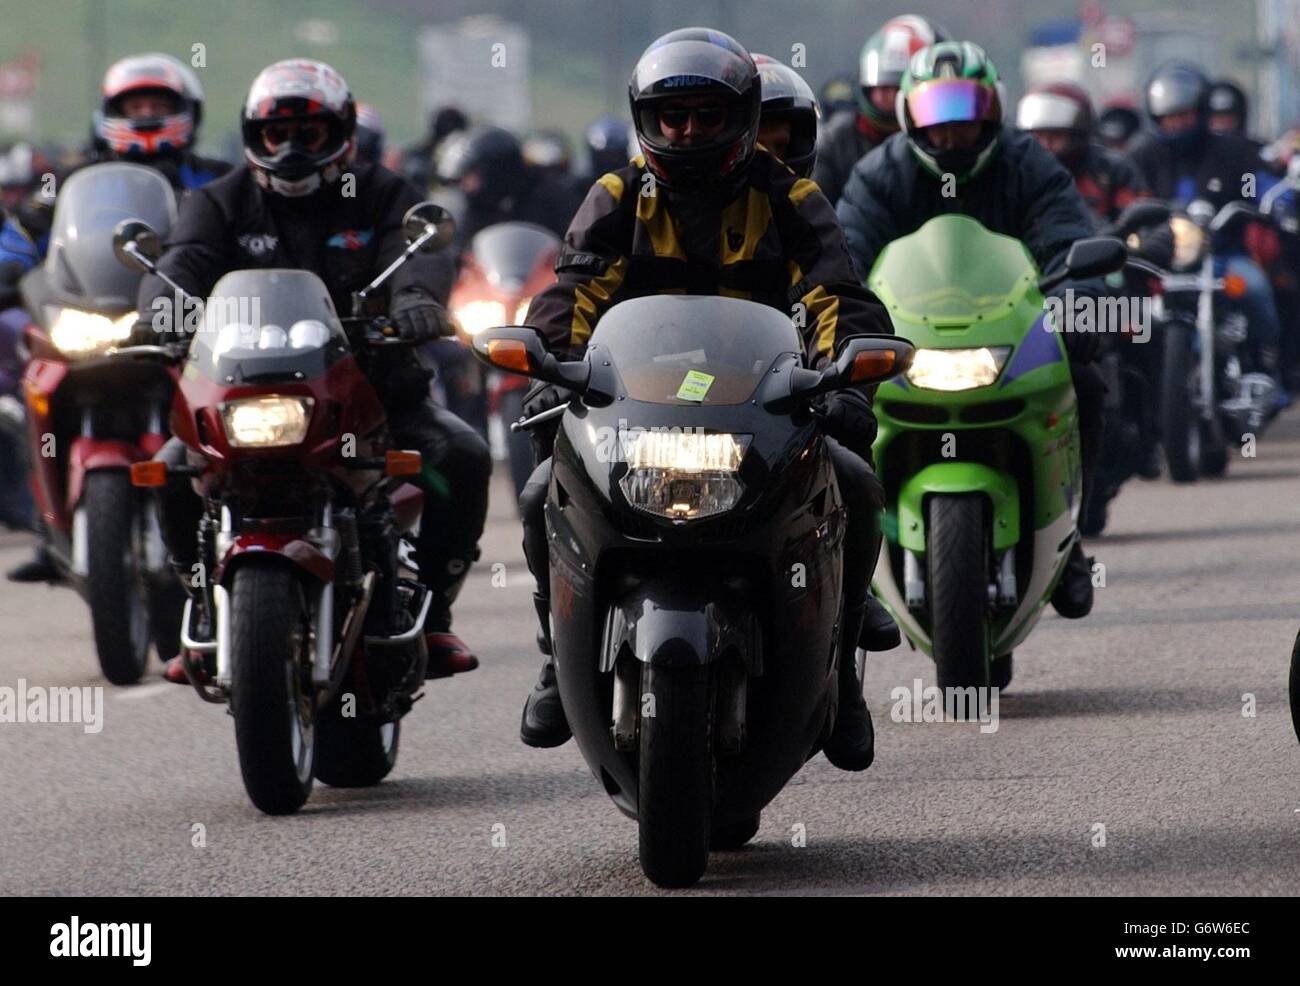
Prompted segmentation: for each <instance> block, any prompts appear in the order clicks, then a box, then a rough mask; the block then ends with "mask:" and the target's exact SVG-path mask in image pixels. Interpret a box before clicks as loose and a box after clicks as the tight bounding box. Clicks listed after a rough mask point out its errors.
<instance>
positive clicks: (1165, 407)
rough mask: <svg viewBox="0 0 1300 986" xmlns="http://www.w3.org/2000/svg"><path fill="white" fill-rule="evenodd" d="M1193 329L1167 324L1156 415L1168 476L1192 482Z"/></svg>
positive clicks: (1197, 443)
mask: <svg viewBox="0 0 1300 986" xmlns="http://www.w3.org/2000/svg"><path fill="white" fill-rule="evenodd" d="M1193 331H1194V329H1192V328H1191V327H1190V326H1179V327H1174V326H1171V331H1170V332H1169V333H1168V334H1167V335H1166V336H1165V366H1164V387H1163V389H1162V390H1161V394H1160V416H1161V421H1162V423H1163V435H1164V443H1165V458H1166V460H1167V461H1168V463H1169V478H1170V479H1172V480H1173V481H1174V482H1175V483H1194V482H1195V481H1196V480H1197V479H1199V478H1200V477H1201V452H1202V446H1201V437H1202V432H1201V421H1200V415H1199V413H1198V411H1197V409H1196V407H1195V406H1194V404H1193V400H1194V396H1195V394H1196V392H1197V389H1198V384H1197V380H1198V377H1197V373H1198V369H1197V358H1196V354H1195V353H1194V352H1192V332H1193Z"/></svg>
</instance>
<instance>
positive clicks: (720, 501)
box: [619, 430, 750, 520]
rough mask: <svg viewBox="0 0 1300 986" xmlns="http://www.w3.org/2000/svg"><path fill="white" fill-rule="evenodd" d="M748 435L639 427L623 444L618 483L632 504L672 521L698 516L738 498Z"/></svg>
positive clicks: (717, 510)
mask: <svg viewBox="0 0 1300 986" xmlns="http://www.w3.org/2000/svg"><path fill="white" fill-rule="evenodd" d="M749 442H750V436H749V435H730V434H713V435H704V434H699V433H697V432H683V431H678V430H666V431H641V432H637V433H635V434H634V435H632V436H630V438H629V442H628V443H627V445H626V447H625V455H626V458H627V474H626V475H625V476H623V478H622V479H620V480H619V487H620V488H621V489H622V490H623V495H624V496H625V497H626V498H627V502H628V504H629V505H631V506H632V507H633V508H634V509H636V510H640V511H642V512H643V513H647V514H653V515H655V516H656V517H667V518H669V519H670V520H700V519H701V518H704V517H712V516H715V515H716V514H721V513H725V512H727V511H728V510H730V509H732V508H733V507H734V506H735V505H736V504H737V503H739V502H740V497H741V494H742V493H744V491H745V487H744V484H743V483H741V481H740V477H739V476H738V475H737V474H738V473H739V471H740V463H741V460H742V459H744V457H745V450H746V449H747V448H748V447H749Z"/></svg>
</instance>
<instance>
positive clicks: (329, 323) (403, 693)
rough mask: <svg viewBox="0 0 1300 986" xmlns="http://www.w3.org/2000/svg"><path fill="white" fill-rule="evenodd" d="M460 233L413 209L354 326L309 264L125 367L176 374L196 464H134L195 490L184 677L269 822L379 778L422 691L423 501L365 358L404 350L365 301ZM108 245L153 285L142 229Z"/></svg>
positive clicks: (241, 287) (150, 482) (415, 463)
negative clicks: (414, 557) (175, 367)
mask: <svg viewBox="0 0 1300 986" xmlns="http://www.w3.org/2000/svg"><path fill="white" fill-rule="evenodd" d="M453 232H454V227H453V225H452V223H451V222H450V221H449V220H447V219H446V215H445V213H443V211H442V210H441V209H439V208H438V207H437V206H432V205H429V204H427V203H426V204H423V205H417V206H414V207H413V208H412V209H411V210H410V211H409V212H408V213H407V215H406V236H407V240H408V244H409V245H408V247H407V249H406V251H405V253H404V254H403V255H402V256H401V257H399V258H398V259H397V260H395V261H394V262H393V263H392V264H391V265H390V266H389V267H388V268H387V269H386V270H384V271H383V272H382V273H381V274H379V276H378V277H376V278H375V279H374V280H373V281H372V282H371V283H370V284H369V285H367V286H366V287H365V288H363V289H362V290H361V291H359V292H357V293H356V294H355V295H354V303H353V316H352V317H351V318H346V319H342V318H340V317H339V316H338V315H337V314H336V312H335V309H334V305H333V303H332V302H331V301H330V296H329V293H328V291H327V289H326V288H325V285H324V284H323V283H322V282H321V280H320V278H319V277H317V276H316V275H315V274H314V273H311V272H309V271H304V270H274V269H266V270H242V271H233V272H231V273H229V274H226V275H225V276H224V277H222V278H221V279H220V280H219V281H218V282H217V283H216V285H215V286H214V287H213V289H212V293H211V295H210V296H209V297H208V299H207V300H206V302H205V303H204V306H203V324H202V328H201V329H200V331H198V332H197V333H196V334H195V335H194V337H193V339H192V340H191V341H190V342H189V343H188V346H187V345H186V344H185V343H181V344H179V345H171V346H133V347H127V348H124V349H122V350H121V351H120V352H119V354H118V356H119V358H145V359H162V360H167V361H183V370H182V372H181V373H180V382H179V385H178V388H177V395H176V401H175V403H174V405H173V408H172V425H173V428H174V430H175V434H176V436H177V437H178V438H180V439H181V441H183V442H184V443H185V445H186V447H187V450H188V455H187V460H186V463H185V464H183V465H180V466H177V467H169V465H168V463H167V462H165V461H161V460H156V461H151V462H145V463H138V464H137V465H135V466H134V467H133V468H132V471H131V477H132V480H133V481H134V482H135V484H136V485H137V486H141V487H160V486H162V485H164V484H165V483H167V482H168V478H169V475H170V476H172V477H175V478H178V479H183V480H184V479H188V480H190V481H192V482H194V483H195V485H196V488H197V489H198V490H199V491H200V492H201V494H202V496H203V502H204V515H203V518H202V521H201V522H200V526H199V530H198V531H197V533H196V536H197V539H198V549H199V559H200V571H201V573H207V574H206V575H204V576H203V577H201V578H199V579H197V580H195V581H197V582H198V585H196V586H195V588H196V591H195V593H194V596H193V598H192V599H191V600H190V601H189V602H187V604H186V605H185V610H184V620H183V626H182V641H183V644H184V647H185V652H184V653H185V654H186V673H187V675H188V677H189V678H190V681H191V683H192V684H193V685H194V687H195V689H196V690H197V691H198V692H199V695H200V696H201V697H202V698H203V699H205V700H207V701H209V702H214V703H228V704H229V706H230V712H231V715H232V716H233V717H234V720H235V742H236V747H237V749H238V754H239V765H240V771H241V773H242V775H243V780H244V787H245V789H246V790H247V792H248V795H249V797H250V799H251V800H252V802H253V804H254V805H256V806H257V807H258V808H259V809H260V810H261V811H263V812H266V813H267V814H271V815H280V814H288V813H290V812H293V811H296V810H297V809H298V808H300V807H301V806H302V805H303V804H304V802H305V801H306V800H307V797H308V796H309V794H310V792H311V788H312V782H313V779H315V778H319V779H320V780H322V781H324V782H325V783H326V784H330V785H333V786H336V787H363V786H369V785H373V784H377V783H379V782H380V781H381V780H382V779H383V778H384V777H385V776H387V774H388V773H389V771H391V770H392V768H393V765H394V764H395V763H396V760H397V751H398V743H399V739H400V735H401V719H402V717H403V716H404V715H405V714H406V713H407V712H409V711H410V709H411V706H412V705H413V704H414V702H415V701H416V700H417V699H419V698H420V694H419V689H420V688H421V687H422V685H423V683H424V672H425V667H426V665H427V661H428V652H427V649H426V644H425V640H424V623H425V618H426V616H427V614H428V610H429V606H430V603H431V599H432V597H431V595H430V594H429V592H428V591H427V590H426V589H425V588H424V587H423V586H421V585H420V583H419V582H417V581H415V580H414V579H413V578H412V577H410V576H411V574H412V573H411V571H410V569H409V566H408V565H407V564H406V561H407V560H408V559H409V552H410V550H411V546H410V544H409V542H408V541H407V540H406V538H407V537H408V535H409V532H410V531H411V530H412V528H413V527H414V526H415V525H416V524H417V522H418V520H419V517H420V508H421V504H422V497H421V495H420V494H419V491H418V490H416V489H415V488H414V487H412V486H409V485H402V483H403V477H408V476H411V475H415V474H418V473H419V471H420V468H421V461H420V455H419V453H418V452H407V451H402V450H399V449H393V448H392V447H391V443H390V438H389V435H388V431H387V427H386V423H385V417H384V411H383V406H382V404H381V403H380V399H379V395H378V394H377V393H376V392H375V390H374V388H373V387H372V386H371V384H370V383H369V381H368V380H367V379H366V377H365V375H364V374H363V373H362V371H361V369H360V366H359V365H358V361H357V359H358V356H359V355H361V347H365V348H366V349H367V350H373V349H376V348H378V347H383V346H389V345H403V344H405V343H403V342H402V341H400V340H399V339H397V337H396V336H395V335H393V334H392V333H393V330H392V327H391V326H388V325H387V324H386V320H385V319H384V318H382V317H379V318H373V317H366V316H363V315H362V314H361V313H362V311H364V310H365V303H366V299H367V298H368V297H369V296H370V295H371V294H372V293H373V292H374V291H375V290H376V289H378V288H379V287H380V286H381V285H382V284H383V283H384V282H385V281H386V280H387V279H388V277H389V276H390V275H391V274H392V273H393V272H394V271H395V270H397V269H398V267H400V266H401V265H402V264H403V263H404V262H405V261H407V260H409V259H410V258H411V257H412V256H414V254H415V253H416V252H417V251H421V250H425V251H430V252H432V251H434V250H438V249H442V248H443V247H445V246H446V245H447V243H449V242H450V241H451V237H452V235H453ZM115 243H116V245H117V249H118V254H119V257H120V259H121V260H122V262H123V263H125V264H127V265H128V266H131V267H133V268H134V269H137V270H147V271H150V272H152V273H158V268H157V265H156V263H155V260H156V259H157V257H158V255H159V253H160V247H159V245H158V242H157V238H156V236H154V235H153V234H152V232H151V231H150V230H149V229H148V227H147V226H146V224H144V223H139V222H125V223H123V224H121V225H120V226H119V228H118V230H117V232H116V234H115ZM160 276H162V275H160ZM164 279H166V278H164ZM168 283H169V285H170V286H171V287H172V289H173V290H175V291H177V292H178V293H183V292H182V290H181V289H180V288H179V287H178V286H177V285H175V284H174V283H171V282H170V281H169V282H168Z"/></svg>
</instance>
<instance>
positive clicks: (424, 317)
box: [388, 291, 456, 342]
mask: <svg viewBox="0 0 1300 986" xmlns="http://www.w3.org/2000/svg"><path fill="white" fill-rule="evenodd" d="M388 315H389V318H390V320H391V321H392V323H393V326H394V327H395V328H396V329H397V332H398V334H399V335H400V336H401V337H402V339H403V340H405V341H406V342H429V341H430V340H433V339H440V338H443V337H446V336H450V335H453V334H454V333H455V331H456V330H455V327H454V326H453V325H452V322H451V319H450V318H449V317H448V316H447V310H446V309H445V308H443V307H442V305H440V304H438V303H437V302H436V301H434V300H433V299H432V298H430V297H428V296H427V295H424V294H421V293H419V292H415V291H408V292H404V293H402V294H399V295H397V297H395V298H394V299H393V304H392V307H391V309H390V311H389V313H388Z"/></svg>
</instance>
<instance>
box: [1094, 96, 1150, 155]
mask: <svg viewBox="0 0 1300 986" xmlns="http://www.w3.org/2000/svg"><path fill="white" fill-rule="evenodd" d="M1141 127H1142V118H1141V117H1140V116H1138V112H1137V110H1135V109H1133V107H1131V106H1123V105H1116V106H1107V107H1106V108H1105V109H1104V110H1102V111H1101V116H1099V117H1097V136H1098V137H1100V138H1101V139H1102V141H1103V142H1104V143H1106V144H1108V145H1109V146H1111V147H1123V146H1124V145H1125V144H1127V143H1128V141H1129V138H1130V137H1132V136H1133V135H1134V134H1135V133H1137V132H1138V130H1139V129H1141Z"/></svg>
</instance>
